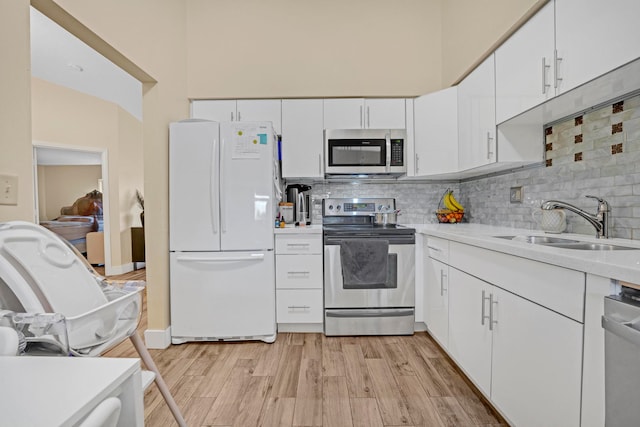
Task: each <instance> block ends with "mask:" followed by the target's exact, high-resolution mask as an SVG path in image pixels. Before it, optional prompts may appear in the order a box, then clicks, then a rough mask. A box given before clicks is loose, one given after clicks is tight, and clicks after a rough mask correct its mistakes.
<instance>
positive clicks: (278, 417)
mask: <svg viewBox="0 0 640 427" xmlns="http://www.w3.org/2000/svg"><path fill="white" fill-rule="evenodd" d="M295 404H296V399H295V398H292V397H286V398H279V397H274V398H268V399H267V402H266V403H265V405H264V407H263V409H262V413H261V415H260V419H259V420H258V425H259V426H260V427H286V426H292V425H293V424H292V423H293V410H294V408H295Z"/></svg>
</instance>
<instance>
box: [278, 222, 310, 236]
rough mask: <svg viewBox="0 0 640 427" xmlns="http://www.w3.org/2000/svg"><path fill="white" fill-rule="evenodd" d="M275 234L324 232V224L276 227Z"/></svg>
mask: <svg viewBox="0 0 640 427" xmlns="http://www.w3.org/2000/svg"><path fill="white" fill-rule="evenodd" d="M273 233H274V234H322V224H312V225H307V226H304V227H285V228H274V229H273Z"/></svg>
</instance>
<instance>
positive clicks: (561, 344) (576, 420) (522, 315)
mask: <svg viewBox="0 0 640 427" xmlns="http://www.w3.org/2000/svg"><path fill="white" fill-rule="evenodd" d="M450 275H451V276H450V286H449V289H450V295H449V315H450V317H449V319H450V323H449V351H450V353H451V356H452V357H453V358H454V359H455V360H456V362H457V363H458V364H459V365H460V367H461V368H462V370H463V371H464V372H465V373H466V374H467V375H468V376H469V377H470V378H471V380H472V381H473V382H474V383H475V384H476V386H477V387H478V388H479V389H480V390H481V391H482V392H484V393H485V395H486V396H487V397H489V398H490V400H491V402H492V403H493V404H494V405H495V406H496V408H497V409H498V410H500V412H501V413H502V414H503V415H504V416H505V417H506V418H507V419H508V420H509V422H510V423H512V424H513V425H515V426H518V427H527V426H530V427H537V426H558V427H560V426H562V427H564V426H566V427H569V426H576V427H578V426H579V425H580V393H581V375H582V324H581V323H578V322H576V321H574V320H571V319H568V318H566V317H564V316H562V315H560V314H558V313H555V312H553V311H551V310H548V309H546V308H544V307H542V306H540V305H538V304H535V303H532V302H530V301H528V300H526V299H524V298H521V297H519V296H517V295H514V294H512V293H510V292H507V291H505V290H503V289H500V288H498V287H497V286H493V285H491V284H489V283H487V282H484V281H482V280H480V279H478V278H476V277H473V276H470V275H468V274H466V273H464V272H462V271H459V270H457V269H454V268H451V272H450Z"/></svg>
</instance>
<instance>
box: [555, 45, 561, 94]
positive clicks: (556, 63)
mask: <svg viewBox="0 0 640 427" xmlns="http://www.w3.org/2000/svg"><path fill="white" fill-rule="evenodd" d="M553 61H554V67H553V87H554V88H556V89H557V88H558V86H560V82H561V81H562V77H560V76H559V75H558V74H559V73H558V63H559V62H561V61H562V57H560V56H558V49H555V50H554V51H553Z"/></svg>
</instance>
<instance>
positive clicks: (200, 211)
mask: <svg viewBox="0 0 640 427" xmlns="http://www.w3.org/2000/svg"><path fill="white" fill-rule="evenodd" d="M274 150H275V138H274V135H273V130H272V126H271V123H270V122H229V123H226V122H222V123H218V122H211V121H204V120H185V121H182V122H176V123H171V125H170V128H169V227H170V229H169V251H170V254H169V259H170V304H171V341H172V343H174V344H181V343H184V342H187V341H219V340H229V341H235V340H262V341H265V342H273V341H275V339H276V315H275V258H274V252H273V247H274V236H273V220H274V218H275V209H276V205H277V203H276V202H275V200H274V192H275V184H276V182H277V171H276V164H275V162H274Z"/></svg>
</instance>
